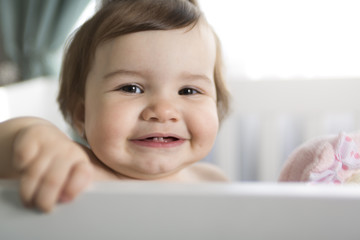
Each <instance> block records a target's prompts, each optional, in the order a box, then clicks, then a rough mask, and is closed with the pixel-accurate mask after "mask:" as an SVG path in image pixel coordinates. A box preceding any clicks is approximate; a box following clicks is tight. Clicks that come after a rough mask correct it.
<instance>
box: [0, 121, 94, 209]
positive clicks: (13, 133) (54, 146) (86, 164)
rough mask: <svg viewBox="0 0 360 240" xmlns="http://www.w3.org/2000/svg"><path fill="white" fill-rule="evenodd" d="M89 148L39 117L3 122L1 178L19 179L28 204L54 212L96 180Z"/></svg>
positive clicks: (21, 190)
mask: <svg viewBox="0 0 360 240" xmlns="http://www.w3.org/2000/svg"><path fill="white" fill-rule="evenodd" d="M92 176H93V167H92V165H91V164H90V161H89V157H88V155H87V153H86V152H85V150H84V149H83V148H82V147H81V146H80V145H78V144H77V143H75V142H73V141H72V140H71V139H69V138H68V137H67V136H66V135H65V134H64V133H63V132H61V131H60V130H59V129H58V128H57V127H55V126H54V125H52V124H51V123H49V122H48V121H46V120H43V119H39V118H32V117H26V118H16V119H12V120H9V121H6V122H2V123H0V178H14V177H15V178H19V179H20V195H21V198H22V200H23V202H24V204H25V205H27V206H35V207H38V208H40V209H42V210H43V211H50V210H51V209H52V208H53V206H54V205H55V204H56V203H57V202H58V201H63V202H65V201H69V200H72V199H73V198H74V197H75V196H76V195H77V194H79V193H80V192H81V191H82V190H83V189H84V188H85V187H86V186H87V185H88V184H89V183H90V182H91V180H92Z"/></svg>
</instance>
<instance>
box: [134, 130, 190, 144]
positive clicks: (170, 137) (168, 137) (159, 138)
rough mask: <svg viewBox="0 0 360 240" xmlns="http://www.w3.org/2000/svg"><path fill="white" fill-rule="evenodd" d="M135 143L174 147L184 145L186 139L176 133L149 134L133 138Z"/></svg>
mask: <svg viewBox="0 0 360 240" xmlns="http://www.w3.org/2000/svg"><path fill="white" fill-rule="evenodd" d="M131 141H132V142H133V143H135V144H136V145H139V146H143V147H151V148H172V147H177V146H180V145H182V144H183V143H184V142H185V141H186V139H184V138H181V137H179V136H177V135H175V134H162V133H160V134H156V133H155V134H148V135H144V136H141V137H139V138H135V139H133V140H131Z"/></svg>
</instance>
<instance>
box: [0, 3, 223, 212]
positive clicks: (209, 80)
mask: <svg viewBox="0 0 360 240" xmlns="http://www.w3.org/2000/svg"><path fill="white" fill-rule="evenodd" d="M221 65H222V60H221V53H220V44H219V41H218V39H217V37H216V35H215V33H214V32H213V30H212V29H211V27H210V26H209V24H208V23H207V22H206V20H205V18H204V16H203V15H202V13H201V12H200V10H199V7H198V4H197V3H196V1H194V0H193V1H191V0H188V1H187V0H171V1H170V0H122V1H109V3H107V4H105V5H104V6H103V7H102V9H100V10H99V11H98V12H97V13H96V14H95V15H94V16H93V17H92V18H91V19H90V20H88V21H87V22H86V23H85V24H84V25H83V26H82V27H81V28H80V29H79V30H78V31H77V32H76V34H75V35H74V36H73V38H72V40H71V42H70V44H69V45H68V47H67V49H66V52H65V55H64V60H63V65H62V71H61V77H60V78H61V86H60V93H59V96H58V102H59V104H60V109H61V111H62V113H63V115H64V117H65V119H66V120H67V121H68V122H69V123H70V125H71V126H73V127H74V129H76V131H77V132H78V133H79V135H81V136H82V137H83V138H84V140H86V142H87V146H83V145H80V144H77V143H75V142H74V141H72V140H71V139H69V138H68V137H67V136H66V135H65V134H64V133H62V132H61V131H60V130H59V129H57V128H56V127H55V126H54V125H52V124H51V123H49V122H47V121H46V120H43V119H39V118H33V117H24V118H17V119H11V120H8V121H6V122H3V123H1V124H0V133H1V134H0V159H1V161H0V177H2V178H19V179H20V194H21V197H22V200H23V202H24V204H25V205H27V206H35V207H38V208H40V209H42V210H44V211H50V210H51V209H52V208H53V207H54V205H55V204H56V203H57V202H67V201H70V200H72V199H73V198H74V197H76V196H77V195H78V194H79V193H81V192H82V191H83V190H84V189H85V187H86V186H87V185H88V184H89V183H91V182H92V181H96V180H135V179H137V180H158V181H178V182H201V181H226V180H227V179H226V177H225V176H224V174H223V173H222V172H221V171H220V170H219V169H218V168H216V167H215V166H212V165H210V164H205V163H201V164H200V163H197V164H193V163H196V162H198V161H199V160H201V159H202V158H204V157H205V156H206V155H207V154H208V153H209V152H210V150H211V148H212V146H213V144H214V141H215V138H216V135H217V132H218V128H219V123H220V122H221V120H222V119H223V117H224V116H225V115H226V113H227V111H228V97H229V94H228V91H227V89H226V87H225V82H224V79H223V77H222V69H221Z"/></svg>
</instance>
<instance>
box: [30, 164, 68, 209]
mask: <svg viewBox="0 0 360 240" xmlns="http://www.w3.org/2000/svg"><path fill="white" fill-rule="evenodd" d="M70 169H71V165H70V163H66V162H65V161H64V159H56V160H54V161H52V163H51V164H50V165H49V167H48V169H47V170H46V172H45V173H44V175H43V177H42V178H41V179H40V181H39V183H38V185H37V190H36V192H35V195H34V197H33V203H34V205H35V207H38V208H39V209H41V210H42V211H45V212H50V211H51V210H52V209H53V207H54V206H55V205H56V203H57V200H58V198H59V195H60V192H61V189H62V188H63V186H64V184H65V182H66V180H67V177H68V175H69V172H70Z"/></svg>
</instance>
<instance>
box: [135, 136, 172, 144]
mask: <svg viewBox="0 0 360 240" xmlns="http://www.w3.org/2000/svg"><path fill="white" fill-rule="evenodd" d="M178 140H179V139H178V138H176V137H148V138H145V139H141V141H145V142H159V143H168V142H174V141H178Z"/></svg>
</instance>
